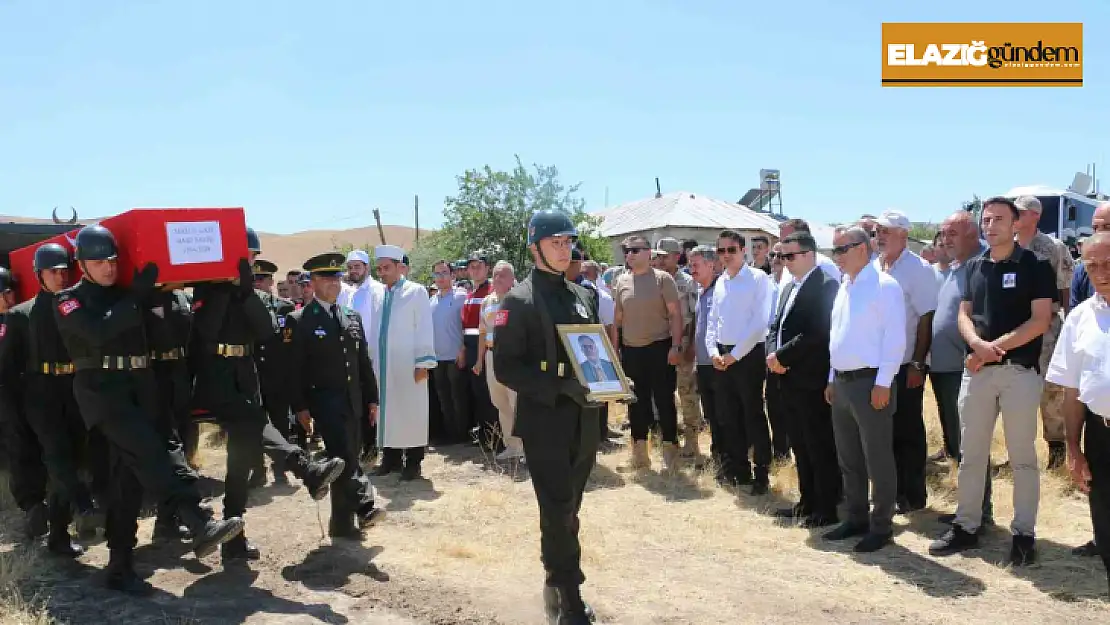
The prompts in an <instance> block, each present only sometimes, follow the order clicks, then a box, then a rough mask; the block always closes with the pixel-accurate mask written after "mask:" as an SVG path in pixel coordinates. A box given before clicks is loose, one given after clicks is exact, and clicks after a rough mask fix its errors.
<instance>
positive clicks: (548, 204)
mask: <svg viewBox="0 0 1110 625" xmlns="http://www.w3.org/2000/svg"><path fill="white" fill-rule="evenodd" d="M456 180H457V182H458V185H459V190H458V193H457V194H455V195H454V196H451V197H448V198H446V200H444V205H443V227H442V228H441V229H440V230H439V231H437V232H436V233H434V234H432V235H429V236H427V237H426V238H425V239H424V240H422V241H421V242H420V245H419V246H417V248H416V249H414V250H413V253H412V254H411V255H410V257H411V260H412V264H413V267H412V271H411V272H410V276H411V277H412V278H414V279H426V278H427V275H430V270H431V263H434V262H435V261H436V260H438V259H440V258H443V259H446V260H449V261H450V260H453V259H457V258H462V257H465V256H466V255H467V254H468V253H470V252H472V251H476V250H481V251H483V252H485V253H486V254H487V255H488V256H489V257H490V261H491V262H495V261H497V260H506V261H508V262H510V263H512V264H513V266H514V267H515V268H516V269H517V272H518V274H521V275H523V273H524V272H525V271H526V270H527V269H528V268H529V267H530V266H531V264H532V255H531V254H530V253H529V252H528V245H527V243H528V220H529V219H530V218H531V216H532V214H533V213H535V212H536V211H539V210H545V209H553V210H560V211H563V212H565V213H567V214H568V215H570V218H571V220H572V221H573V222H574V223H575V224H576V225H577V226H578V228H579V232H580V236H579V240H580V241H581V243H582V246H583V247H584V248H585V249H586V250H587V252H589V254H590V256H591V258H594V259H595V260H598V261H604V262H609V261H610V260H611V259H612V253H611V251H610V248H609V244H608V241H606V240H605V238H604V237H602V236H601V233H600V225H601V220H600V218H598V217H595V216H592V215H589V214H587V213H586V210H585V205H586V202H585V200H583V199H582V198H580V197H578V189H579V188H580V186H581V185H580V184H574V185H570V186H567V185H565V184H563V183H562V182H561V181H560V179H559V170H558V169H557V168H555V167H553V166H541V165H533V166H532V169H531V170H529V169H528V168H526V167H525V166H524V164H523V163H521V160H520V157H519V156H517V157H516V166H515V167H514V168H513V169H512V171H496V170H494V169H493V168H492V167H490V166H489V165H486V166H485V167H483V168H481V169H470V170H467V171H466V172H464V173H463V174H462V175H461V176H458V177H457V178H456Z"/></svg>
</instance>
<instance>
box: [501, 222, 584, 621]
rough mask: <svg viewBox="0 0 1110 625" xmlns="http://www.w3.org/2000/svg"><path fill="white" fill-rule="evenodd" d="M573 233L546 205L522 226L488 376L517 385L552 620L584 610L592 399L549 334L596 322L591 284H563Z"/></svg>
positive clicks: (517, 429) (519, 427) (519, 430)
mask: <svg viewBox="0 0 1110 625" xmlns="http://www.w3.org/2000/svg"><path fill="white" fill-rule="evenodd" d="M577 237H578V232H577V230H576V229H575V227H574V224H573V223H572V222H571V220H570V217H568V216H567V215H566V214H564V213H562V212H559V211H553V210H545V211H539V212H537V213H536V214H535V215H533V216H532V219H531V221H530V222H529V224H528V246H529V249H530V250H531V252H532V257H533V260H534V262H535V267H534V268H533V269H532V273H531V274H529V276H528V277H527V278H525V280H524V281H523V282H521V283H520V284H518V285H517V286H515V287H513V289H512V290H510V291H509V292H508V293H507V294H506V295H505V298H504V299H503V300H502V303H501V309H500V311H498V313H497V317H496V319H495V321H494V343H495V344H496V345H497V349H496V350H494V352H493V362H494V370H495V372H496V376H497V380H498V381H499V382H501V383H502V384H504V385H505V386H507V387H509V388H511V389H513V390H514V391H516V392H517V419H516V423H515V425H514V427H513V434H515V435H516V436H519V437H520V438H521V439H522V440H523V441H524V455H525V457H526V458H527V459H528V467H529V472H530V473H531V476H532V486H533V488H534V489H535V491H536V500H537V501H538V502H539V508H540V550H541V552H542V560H543V565H544V569H546V572H547V580H546V584H545V586H544V607H545V609H546V611H547V614H548V617H549V618H550V619H552V620H553V621H554V622H557V623H558V625H584V624H586V623H589V622H590V621H591V620H592V618H593V612H592V610H590V608H589V607H588V606H587V605H586V604H585V603H584V602H583V601H582V597H581V595H580V594H579V586H580V585H581V584H582V582H583V581H585V579H586V578H585V575H583V573H582V569H581V562H580V561H581V554H582V549H581V546H580V545H579V543H578V510H579V508H580V507H581V505H582V494H583V492H584V491H585V488H586V480H587V478H589V476H590V471H591V470H592V469H593V466H594V461H595V460H596V457H597V448H598V443H599V439H600V425H599V419H600V413H599V408H600V406H599V405H597V404H594V403H591V402H589V401H587V399H586V395H587V394H588V393H589V392H590V391H589V389H588V388H586V387H585V386H583V385H582V384H581V383H580V382H579V381H578V380H577V379H576V378H575V375H574V369H573V367H572V366H571V364H570V363H571V360H570V357H568V355H567V353H566V350H565V348H564V347H563V343H562V341H560V340H559V337H558V334H557V332H556V325H559V324H596V323H599V321H598V314H597V309H596V308H595V306H594V297H593V294H592V293H590V291H588V290H586V289H584V288H582V287H581V286H578V285H577V284H574V283H572V282H569V281H568V280H567V279H566V277H565V275H564V272H565V271H566V270H567V267H568V266H570V261H571V248H572V246H573V243H574V241H575V240H576V239H577Z"/></svg>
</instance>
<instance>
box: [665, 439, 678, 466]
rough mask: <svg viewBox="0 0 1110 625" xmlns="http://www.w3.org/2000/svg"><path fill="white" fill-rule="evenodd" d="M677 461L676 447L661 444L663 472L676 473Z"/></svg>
mask: <svg viewBox="0 0 1110 625" xmlns="http://www.w3.org/2000/svg"><path fill="white" fill-rule="evenodd" d="M678 461H679V452H678V445H675V444H674V443H663V470H664V471H677V470H678Z"/></svg>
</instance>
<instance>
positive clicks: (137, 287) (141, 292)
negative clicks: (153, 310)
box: [131, 263, 158, 300]
mask: <svg viewBox="0 0 1110 625" xmlns="http://www.w3.org/2000/svg"><path fill="white" fill-rule="evenodd" d="M156 282H158V265H155V264H154V263H147V264H146V265H144V266H143V269H142V271H139V270H138V269H136V270H135V274H134V276H132V278H131V290H132V291H133V292H134V293H135V296H136V297H137V298H138V299H140V300H141V299H144V298H145V297H147V296H148V295H150V293H151V292H152V291H154V284H155V283H156Z"/></svg>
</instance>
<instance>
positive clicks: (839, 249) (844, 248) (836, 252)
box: [832, 241, 863, 256]
mask: <svg viewBox="0 0 1110 625" xmlns="http://www.w3.org/2000/svg"><path fill="white" fill-rule="evenodd" d="M857 245H863V241H856V242H855V243H845V244H844V245H838V246H836V247H834V248H833V249H832V253H833V256H840V255H841V254H845V253H847V252H848V250H850V249H852V248H853V247H855V246H857Z"/></svg>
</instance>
